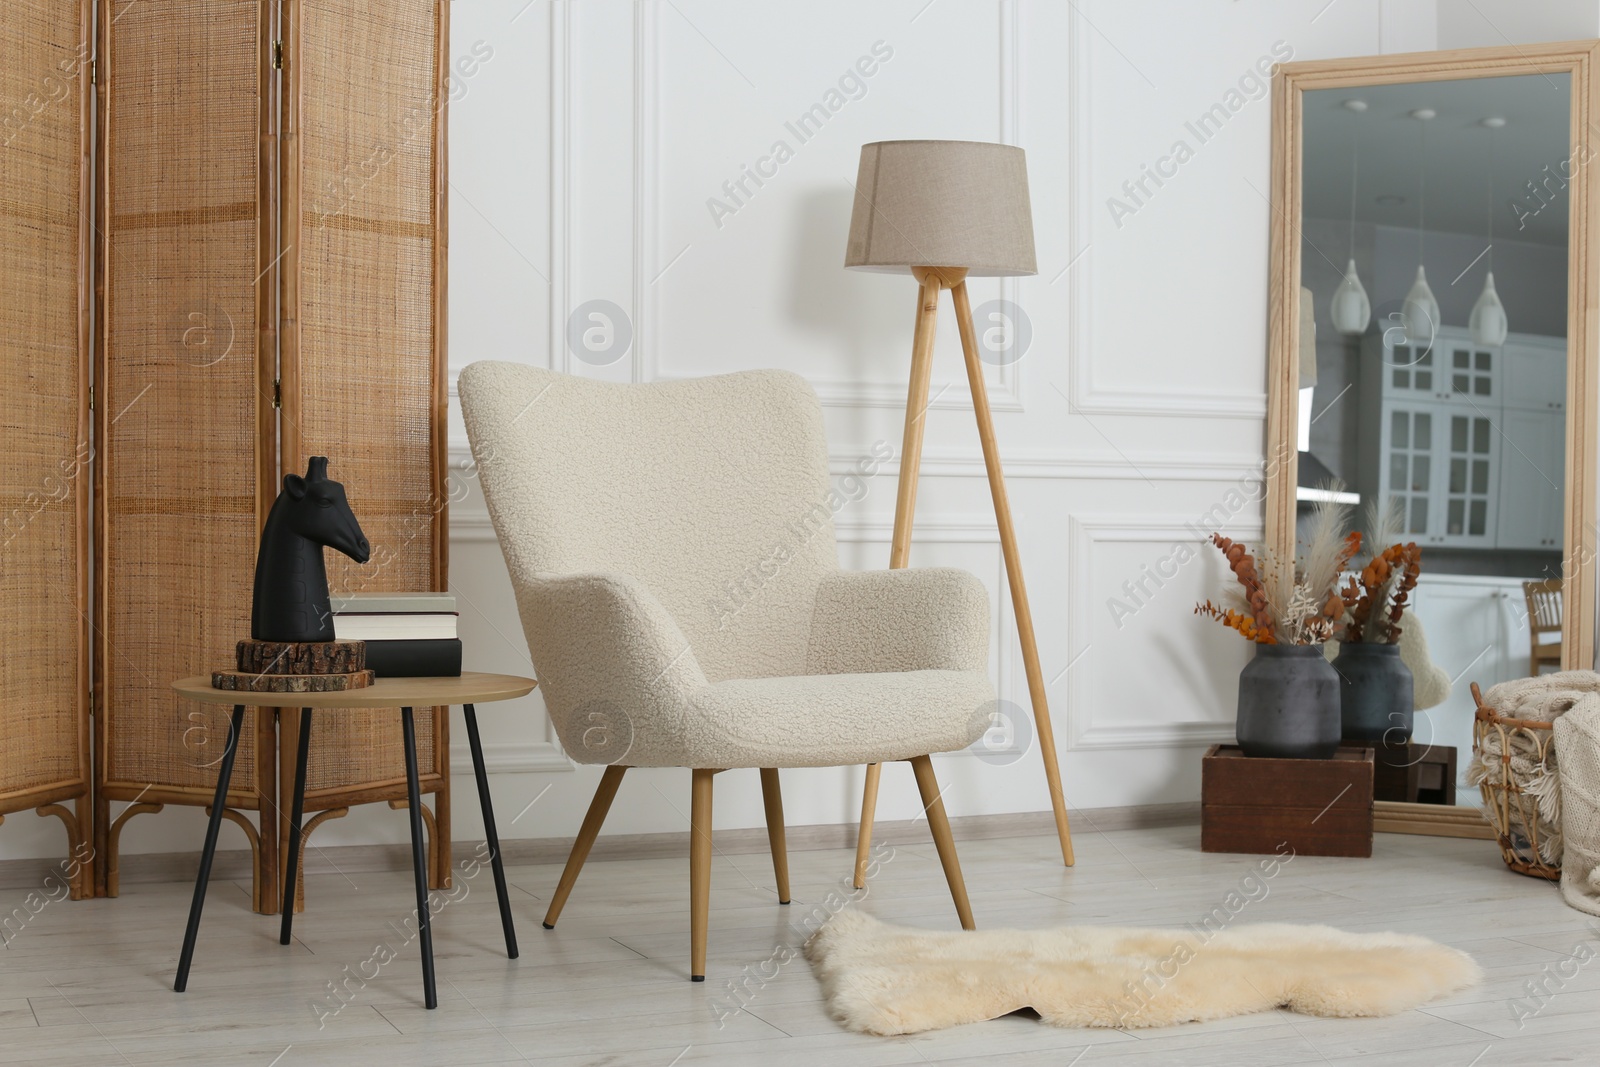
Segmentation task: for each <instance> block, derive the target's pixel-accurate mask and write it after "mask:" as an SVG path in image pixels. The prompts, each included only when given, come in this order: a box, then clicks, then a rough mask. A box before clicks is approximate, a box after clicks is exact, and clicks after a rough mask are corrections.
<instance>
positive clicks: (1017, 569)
mask: <svg viewBox="0 0 1600 1067" xmlns="http://www.w3.org/2000/svg"><path fill="white" fill-rule="evenodd" d="M844 265H845V266H846V267H848V268H852V269H855V270H869V271H880V272H885V273H896V274H900V273H906V272H909V273H910V274H911V275H912V277H914V278H916V279H917V282H918V285H919V287H920V289H919V292H918V294H917V324H916V332H915V334H914V339H913V341H912V344H911V389H910V392H909V393H908V394H907V396H906V428H905V440H904V445H903V447H902V449H901V453H900V486H899V492H898V495H897V497H896V499H895V508H894V539H893V541H892V543H891V546H890V549H889V566H890V567H904V566H906V565H907V563H908V562H909V560H910V557H911V522H912V516H913V514H914V513H915V511H916V505H917V473H918V468H919V467H920V466H921V463H922V434H923V428H924V426H925V425H926V420H925V419H924V417H923V416H924V415H925V414H926V411H927V407H928V386H929V382H930V380H931V378H932V372H933V334H934V323H935V320H936V319H937V316H938V311H939V293H940V292H941V291H942V290H945V289H949V290H950V295H951V297H952V298H953V299H954V300H955V307H956V323H957V325H958V326H959V328H960V331H961V350H962V352H963V354H964V355H965V357H966V364H967V380H968V382H969V383H970V384H971V389H972V407H973V411H974V413H975V414H976V415H977V419H978V438H979V440H980V441H981V442H982V443H983V462H984V467H985V468H986V470H987V471H988V476H989V491H990V493H991V494H992V495H993V497H994V514H995V520H996V522H997V523H998V525H999V527H1000V547H1001V551H1002V552H1003V554H1004V556H1005V563H1006V576H1007V579H1008V580H1009V582H1010V585H1011V602H1012V604H1013V606H1014V607H1015V608H1016V613H1017V636H1018V637H1019V638H1020V639H1021V641H1022V659H1023V663H1024V664H1025V666H1026V669H1027V675H1028V693H1029V696H1030V697H1031V698H1032V703H1033V716H1034V725H1035V729H1036V730H1037V732H1038V735H1039V748H1040V753H1041V755H1043V757H1044V773H1045V780H1046V781H1047V783H1048V784H1049V787H1050V804H1051V806H1052V807H1053V808H1054V809H1055V817H1056V833H1057V835H1058V836H1059V837H1060V839H1061V859H1062V862H1064V863H1065V864H1066V865H1067V866H1069V867H1070V866H1072V862H1073V858H1072V831H1071V829H1070V828H1069V827H1068V825H1067V805H1066V799H1065V797H1064V796H1063V795H1062V792H1061V767H1060V765H1059V764H1058V763H1057V761H1056V746H1055V731H1054V729H1053V728H1052V727H1051V725H1050V709H1049V706H1048V705H1047V704H1046V701H1045V685H1044V674H1043V673H1042V672H1041V670H1040V668H1039V646H1038V642H1037V641H1036V640H1035V638H1034V634H1033V613H1032V612H1031V611H1030V610H1029V609H1028V590H1027V587H1026V586H1025V585H1024V584H1023V581H1022V561H1021V559H1020V558H1019V555H1018V552H1017V532H1016V527H1015V526H1014V525H1013V524H1012V521H1011V505H1010V504H1009V503H1008V502H1007V500H1006V485H1005V478H1004V475H1003V474H1002V472H1001V468H1000V453H999V449H998V448H997V446H996V444H995V439H994V419H993V417H992V416H991V415H990V412H989V394H988V391H987V390H986V389H985V388H984V383H983V363H982V362H981V360H980V359H979V356H978V337H977V333H976V332H975V331H974V329H973V325H972V305H971V303H970V301H969V300H968V297H967V282H966V279H967V277H968V275H971V276H973V277H995V276H1016V275H1023V274H1035V273H1037V267H1036V266H1035V264H1034V255H1033V213H1032V210H1031V208H1030V206H1029V200H1028V170H1027V161H1026V158H1025V156H1024V155H1023V151H1022V149H1020V148H1016V147H1013V146H1011V145H1003V144H989V143H986V142H979V141H880V142H877V143H875V144H869V145H863V146H862V149H861V169H860V173H859V175H858V177H857V179H856V198H855V210H854V212H853V214H852V216H851V219H850V240H849V245H848V247H847V248H846V250H845V264H844ZM882 770H883V768H882V767H881V766H880V765H879V764H876V763H874V764H869V765H868V767H867V780H866V786H865V790H864V793H863V796H862V801H861V834H860V837H859V838H858V839H857V842H856V868H855V885H856V887H857V888H860V887H862V886H863V885H864V883H865V875H866V868H867V861H868V852H869V851H870V849H871V847H872V820H873V815H874V812H875V810H876V808H877V805H878V779H879V775H880V774H881V773H882Z"/></svg>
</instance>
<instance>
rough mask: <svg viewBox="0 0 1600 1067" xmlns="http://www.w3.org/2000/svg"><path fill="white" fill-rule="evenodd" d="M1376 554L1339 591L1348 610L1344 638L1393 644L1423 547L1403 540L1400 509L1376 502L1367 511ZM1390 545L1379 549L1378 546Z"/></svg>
mask: <svg viewBox="0 0 1600 1067" xmlns="http://www.w3.org/2000/svg"><path fill="white" fill-rule="evenodd" d="M1367 524H1368V528H1369V530H1370V531H1371V538H1370V541H1371V544H1372V545H1373V549H1374V551H1373V555H1372V558H1371V559H1370V560H1368V561H1367V563H1366V565H1365V566H1364V567H1362V568H1361V573H1360V575H1359V576H1358V577H1353V578H1350V579H1349V580H1348V581H1346V582H1345V586H1344V589H1343V590H1341V591H1340V598H1341V599H1342V600H1343V601H1344V606H1345V608H1346V610H1347V612H1348V616H1347V618H1346V619H1345V624H1344V634H1343V638H1342V639H1343V640H1345V641H1347V642H1350V643H1352V644H1356V643H1366V644H1378V645H1392V644H1394V643H1396V642H1397V641H1399V640H1400V615H1401V613H1402V612H1403V611H1405V608H1406V600H1407V598H1408V597H1409V596H1410V595H1411V590H1413V589H1415V588H1416V586H1417V575H1419V574H1420V573H1421V572H1422V549H1420V548H1418V547H1417V544H1416V542H1415V541H1410V542H1406V543H1404V544H1402V543H1400V540H1399V538H1400V523H1399V520H1398V513H1397V511H1396V510H1395V509H1394V508H1392V507H1388V506H1377V505H1373V506H1370V507H1369V508H1368V511H1367ZM1382 544H1387V545H1388V546H1389V547H1388V548H1385V549H1384V550H1383V551H1381V552H1379V551H1377V550H1376V548H1377V546H1378V545H1382Z"/></svg>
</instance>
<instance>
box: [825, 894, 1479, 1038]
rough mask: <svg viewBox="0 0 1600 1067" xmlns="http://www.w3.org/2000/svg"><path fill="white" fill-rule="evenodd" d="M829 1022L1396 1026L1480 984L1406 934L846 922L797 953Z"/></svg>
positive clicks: (837, 920)
mask: <svg viewBox="0 0 1600 1067" xmlns="http://www.w3.org/2000/svg"><path fill="white" fill-rule="evenodd" d="M806 955H807V956H808V957H809V958H810V959H811V962H812V965H813V966H814V967H815V969H816V972H817V975H818V977H820V978H821V980H822V988H823V993H824V995H825V996H826V998H827V1001H828V1007H829V1010H830V1011H831V1012H832V1013H833V1016H834V1018H835V1019H837V1020H838V1021H839V1022H840V1023H842V1024H843V1025H844V1026H846V1027H848V1028H849V1029H851V1030H855V1031H857V1032H859V1033H864V1034H885V1035H888V1034H915V1033H919V1032H921V1031H924V1030H936V1029H939V1028H940V1027H945V1026H956V1025H959V1024H961V1023H971V1022H980V1021H982V1020H984V1019H994V1018H998V1017H1000V1016H1002V1015H1006V1014H1008V1013H1010V1012H1013V1011H1017V1010H1019V1009H1021V1008H1033V1009H1034V1010H1035V1011H1037V1012H1038V1013H1039V1015H1040V1016H1041V1017H1042V1018H1043V1019H1044V1021H1045V1022H1047V1023H1050V1024H1051V1025H1053V1026H1069V1027H1077V1026H1104V1027H1120V1028H1136V1027H1149V1026H1171V1025H1173V1024H1175V1023H1187V1022H1202V1021H1204V1020H1207V1019H1222V1018H1226V1017H1228V1016H1232V1015H1243V1014H1245V1013H1246V1012H1254V1011H1269V1010H1271V1009H1273V1008H1280V1007H1281V1008H1288V1009H1289V1010H1291V1011H1297V1012H1301V1013H1303V1014H1306V1015H1327V1016H1361V1015H1392V1014H1394V1013H1395V1012H1400V1011H1405V1010H1407V1009H1409V1008H1415V1007H1417V1006H1419V1005H1421V1004H1426V1003H1427V1002H1428V1001H1430V1000H1433V999H1434V998H1435V997H1439V996H1443V995H1445V994H1448V993H1454V992H1456V991H1458V990H1461V989H1466V988H1468V987H1470V986H1472V985H1475V984H1477V982H1478V981H1479V980H1480V979H1481V977H1482V974H1481V972H1480V971H1479V969H1478V965H1477V964H1476V963H1474V962H1473V960H1472V957H1470V956H1468V955H1466V954H1465V953H1463V952H1459V951H1457V950H1456V949H1453V948H1446V947H1445V946H1443V945H1440V944H1437V943H1435V942H1433V941H1429V940H1428V939H1427V938H1423V937H1412V936H1410V935H1407V934H1351V933H1345V932H1344V931H1342V930H1335V929H1333V928H1332V927H1329V926H1294V925H1287V924H1277V923H1262V924H1257V925H1241V926H1238V927H1232V928H1224V929H1219V930H1209V929H1205V928H1201V927H1194V926H1191V927H1189V928H1186V929H1181V930H1137V929H1127V928H1117V927H1093V926H1079V927H1070V926H1069V927H1062V928H1060V929H1056V930H1037V931H1035V930H979V931H974V932H970V933H967V932H957V933H945V932H936V931H929V930H912V929H907V928H904V927H896V926H890V925H888V924H886V923H883V922H880V921H878V920H877V919H874V918H872V917H871V916H869V915H864V914H862V913H861V912H858V911H853V910H851V911H844V912H841V913H839V914H838V915H836V916H834V917H833V919H832V920H831V921H829V923H828V924H827V925H826V926H824V927H823V928H822V929H821V930H819V931H817V933H816V935H815V936H814V937H813V938H812V939H811V940H810V941H809V942H808V943H807V944H806Z"/></svg>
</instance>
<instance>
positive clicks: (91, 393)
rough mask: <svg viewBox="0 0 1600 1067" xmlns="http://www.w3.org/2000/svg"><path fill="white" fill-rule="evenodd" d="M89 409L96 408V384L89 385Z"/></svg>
mask: <svg viewBox="0 0 1600 1067" xmlns="http://www.w3.org/2000/svg"><path fill="white" fill-rule="evenodd" d="M89 410H90V411H93V410H94V386H92V385H91V386H89Z"/></svg>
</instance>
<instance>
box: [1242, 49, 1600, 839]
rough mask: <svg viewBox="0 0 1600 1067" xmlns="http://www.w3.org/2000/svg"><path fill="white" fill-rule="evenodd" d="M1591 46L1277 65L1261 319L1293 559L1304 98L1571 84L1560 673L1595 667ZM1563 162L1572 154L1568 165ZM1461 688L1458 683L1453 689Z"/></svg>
mask: <svg viewBox="0 0 1600 1067" xmlns="http://www.w3.org/2000/svg"><path fill="white" fill-rule="evenodd" d="M1597 57H1600V41H1564V42H1559V43H1552V44H1536V45H1518V46H1508V47H1504V48H1474V49H1465V50H1459V51H1445V52H1412V53H1407V54H1404V55H1393V56H1373V57H1361V58H1353V59H1330V60H1315V61H1310V62H1302V63H1285V64H1280V65H1279V66H1278V67H1277V69H1276V71H1275V72H1274V74H1273V78H1272V216H1271V233H1270V250H1271V251H1270V257H1271V258H1270V267H1269V281H1268V287H1269V288H1268V298H1269V301H1270V303H1269V305H1268V318H1267V454H1268V457H1269V460H1268V462H1267V465H1266V483H1267V484H1266V501H1265V504H1266V543H1267V545H1268V546H1269V547H1270V548H1271V549H1272V551H1273V552H1275V553H1278V554H1279V556H1280V558H1292V553H1293V550H1294V540H1295V505H1296V500H1295V486H1296V484H1297V482H1298V480H1299V479H1298V475H1299V469H1298V468H1299V453H1298V451H1297V450H1296V440H1297V438H1296V429H1297V427H1296V425H1295V423H1296V420H1297V418H1298V416H1299V403H1298V401H1299V386H1300V361H1299V322H1300V245H1301V238H1300V228H1299V220H1300V217H1301V210H1300V208H1301V183H1300V172H1301V161H1302V154H1303V151H1304V144H1303V138H1302V124H1301V123H1302V105H1303V97H1302V94H1303V93H1306V92H1310V91H1314V90H1319V89H1342V88H1357V87H1361V86H1368V85H1393V84H1397V83H1407V82H1430V81H1457V80H1461V79H1466V78H1498V77H1511V76H1515V75H1526V74H1568V75H1570V76H1571V80H1572V114H1571V124H1572V125H1571V131H1572V132H1571V144H1572V152H1573V155H1577V154H1578V153H1579V151H1580V149H1586V151H1585V152H1584V155H1583V158H1584V160H1585V162H1584V164H1583V165H1582V167H1581V169H1579V170H1578V171H1577V172H1576V173H1575V174H1574V175H1573V176H1572V179H1571V184H1570V186H1569V187H1568V195H1569V196H1570V197H1571V201H1570V211H1569V220H1568V226H1569V227H1570V229H1569V231H1568V238H1567V450H1566V461H1567V478H1566V500H1565V503H1564V511H1563V515H1562V529H1563V531H1564V533H1565V539H1564V544H1563V553H1564V556H1563V559H1562V578H1563V580H1564V588H1563V591H1562V595H1563V605H1562V620H1561V641H1562V645H1561V667H1562V669H1563V670H1578V669H1593V667H1594V653H1595V649H1594V638H1595V588H1594V586H1595V571H1594V560H1595V546H1596V531H1595V503H1596V500H1595V498H1596V487H1595V484H1594V483H1595V478H1596V475H1597V470H1596V467H1595V465H1594V463H1593V462H1591V461H1592V459H1593V458H1594V457H1595V455H1596V444H1597V437H1596V418H1597V407H1600V406H1597V403H1596V374H1597V369H1600V368H1597V367H1596V347H1595V346H1596V340H1597V338H1600V317H1597V316H1600V286H1597V269H1600V264H1597V263H1596V261H1595V255H1596V253H1597V252H1600V231H1597V226H1600V216H1597V213H1596V210H1597V207H1600V199H1597V194H1600V158H1597V156H1600V131H1597V130H1596V129H1595V128H1594V126H1593V125H1592V123H1593V122H1595V121H1600V84H1597V83H1596V80H1595V71H1596V58H1597ZM1569 158H1571V157H1569ZM1458 681H1459V680H1458ZM1373 806H1374V809H1375V826H1376V829H1377V830H1379V831H1387V832H1393V833H1418V834H1432V835H1437V836H1446V837H1485V838H1488V837H1492V836H1493V834H1492V832H1491V831H1490V828H1489V826H1488V824H1487V823H1486V822H1484V820H1483V818H1482V816H1481V815H1480V814H1479V809H1477V808H1474V807H1445V806H1442V805H1437V804H1403V803H1395V802H1392V801H1378V802H1376V803H1375V804H1374V805H1373Z"/></svg>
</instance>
